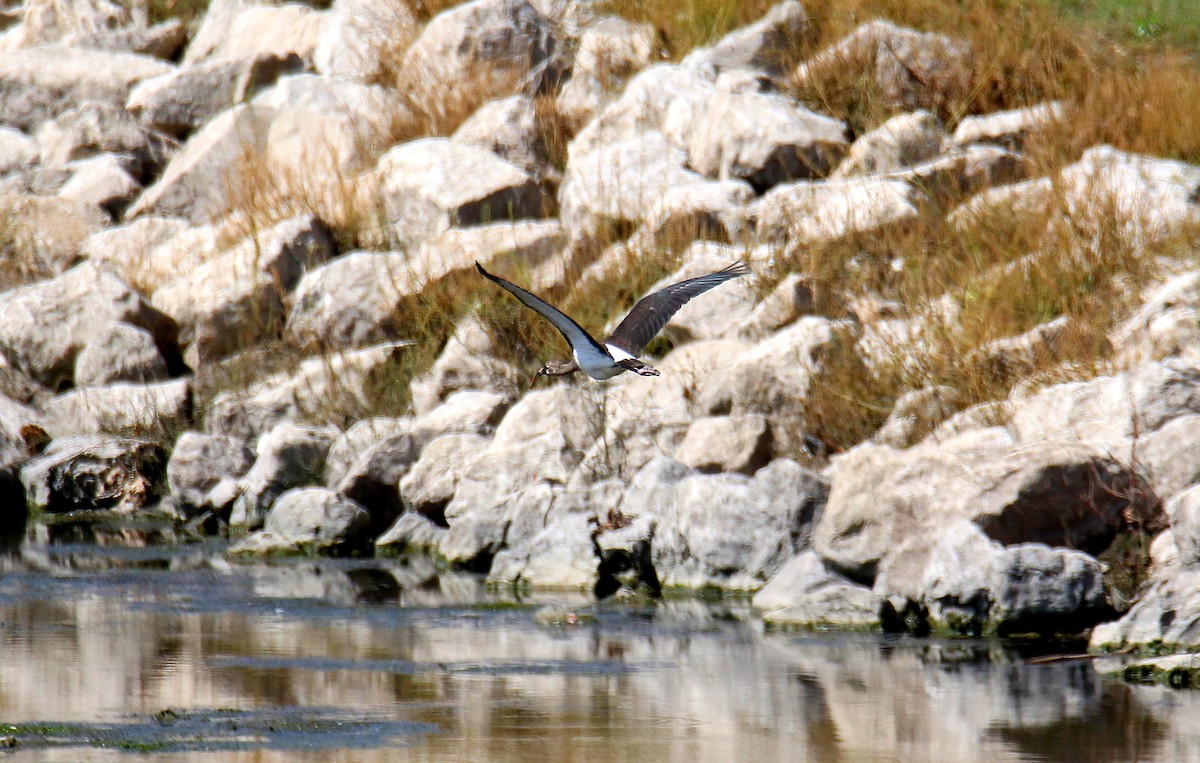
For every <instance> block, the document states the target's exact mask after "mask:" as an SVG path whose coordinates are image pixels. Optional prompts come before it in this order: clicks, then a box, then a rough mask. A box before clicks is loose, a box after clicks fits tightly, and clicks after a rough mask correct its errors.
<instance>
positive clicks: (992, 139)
mask: <svg viewBox="0 0 1200 763" xmlns="http://www.w3.org/2000/svg"><path fill="white" fill-rule="evenodd" d="M1064 117H1065V108H1064V106H1063V104H1062V103H1060V102H1058V101H1052V102H1049V103H1039V104H1036V105H1034V106H1026V107H1025V108H1022V109H1011V110H1009V111H997V112H994V113H991V114H978V115H973V116H968V117H964V118H963V119H962V121H960V122H959V123H958V127H957V128H956V129H955V130H954V136H953V138H952V140H953V141H954V142H955V143H956V144H957V145H960V146H966V145H969V144H972V143H993V144H998V145H1001V146H1003V147H1004V148H1007V149H1010V150H1012V151H1020V150H1021V149H1022V148H1024V146H1025V141H1027V140H1028V139H1029V137H1030V136H1031V135H1036V134H1038V133H1040V132H1044V131H1046V130H1047V129H1049V128H1051V127H1053V126H1054V125H1055V124H1057V123H1059V122H1061V121H1062V120H1063V118H1064Z"/></svg>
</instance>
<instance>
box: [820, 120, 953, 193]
mask: <svg viewBox="0 0 1200 763" xmlns="http://www.w3.org/2000/svg"><path fill="white" fill-rule="evenodd" d="M947 138H948V136H947V135H946V129H945V128H944V127H943V126H942V121H941V120H940V119H938V118H937V116H936V115H935V114H933V113H931V112H929V111H923V110H922V111H914V112H911V113H908V114H899V115H897V116H894V117H892V118H891V119H889V120H888V121H886V122H884V123H883V124H882V125H880V126H879V127H876V128H875V129H874V130H871V131H870V132H868V133H866V134H864V135H861V136H859V138H858V139H857V140H855V141H854V143H853V144H852V145H851V146H850V150H849V151H848V152H847V154H846V158H845V159H843V160H842V163H841V164H839V165H838V168H837V170H836V171H834V173H833V175H832V177H835V178H842V177H852V176H854V175H867V174H873V173H882V172H893V171H895V170H899V169H901V168H903V167H911V166H912V165H914V164H918V163H920V162H924V161H927V160H930V159H933V158H934V157H936V156H938V155H939V154H940V153H942V148H943V147H944V146H945V144H946V141H947Z"/></svg>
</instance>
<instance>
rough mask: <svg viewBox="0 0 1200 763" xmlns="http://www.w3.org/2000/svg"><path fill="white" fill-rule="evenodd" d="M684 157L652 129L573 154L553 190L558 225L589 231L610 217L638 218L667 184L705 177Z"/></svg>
mask: <svg viewBox="0 0 1200 763" xmlns="http://www.w3.org/2000/svg"><path fill="white" fill-rule="evenodd" d="M685 162H686V155H685V154H684V152H683V151H682V150H680V149H677V148H674V147H672V146H671V145H669V144H668V143H667V140H666V138H665V137H664V136H663V135H662V134H661V133H656V132H649V133H644V134H642V135H640V136H638V137H635V138H631V139H629V140H623V141H618V142H614V143H611V144H607V145H604V146H602V147H599V148H597V149H595V150H593V151H591V152H589V153H586V154H583V155H580V156H572V158H571V161H570V162H569V163H568V164H567V170H566V174H565V175H564V176H563V182H562V185H561V186H560V187H559V191H558V201H559V207H560V214H561V218H562V221H563V225H564V226H565V227H566V228H567V230H569V231H572V232H574V233H578V234H583V235H591V234H594V233H596V232H598V231H601V230H603V228H604V226H605V224H607V223H609V222H619V221H635V222H636V221H640V220H642V219H643V218H644V217H645V216H646V213H647V211H648V210H649V208H650V205H651V202H652V201H654V200H656V199H658V198H659V197H660V196H662V195H663V194H664V193H666V192H667V191H668V190H670V189H671V188H674V187H678V186H687V185H695V184H697V183H703V182H705V181H704V178H703V177H702V176H700V175H698V174H696V173H695V172H692V171H691V170H688V169H686V168H685V166H684V165H685Z"/></svg>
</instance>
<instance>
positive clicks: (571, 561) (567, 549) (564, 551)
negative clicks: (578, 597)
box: [488, 514, 599, 591]
mask: <svg viewBox="0 0 1200 763" xmlns="http://www.w3.org/2000/svg"><path fill="white" fill-rule="evenodd" d="M512 553H513V552H510V551H507V550H506V551H504V552H501V554H500V555H498V556H497V558H496V561H495V563H494V564H493V569H492V571H491V573H490V574H489V575H488V581H489V582H491V583H495V584H502V585H529V586H532V587H534V588H538V589H560V590H561V589H565V590H587V591H591V590H592V589H593V587H594V586H595V584H596V580H597V578H598V574H599V573H598V569H599V558H598V556H597V554H596V548H595V545H594V544H593V542H592V539H591V525H590V524H589V517H588V516H587V515H585V514H565V515H562V516H560V517H558V518H556V519H555V520H553V521H551V522H550V523H549V524H548V525H547V526H546V527H545V528H544V529H542V530H541V531H540V532H538V533H537V535H535V536H534V537H533V538H532V539H531V540H530V541H529V542H528V545H527V546H526V547H525V548H523V549H521V552H520V553H519V555H516V556H515V558H514V559H512V560H509V559H507V558H505V557H507V556H508V555H510V554H512ZM518 569H519V572H518V571H517V570H518Z"/></svg>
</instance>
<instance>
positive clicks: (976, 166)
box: [888, 146, 1027, 209]
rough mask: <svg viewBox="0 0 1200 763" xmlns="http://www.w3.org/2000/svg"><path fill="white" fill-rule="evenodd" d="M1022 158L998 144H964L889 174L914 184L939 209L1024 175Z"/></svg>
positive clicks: (1024, 168)
mask: <svg viewBox="0 0 1200 763" xmlns="http://www.w3.org/2000/svg"><path fill="white" fill-rule="evenodd" d="M1026 172H1027V170H1026V163H1025V158H1024V157H1023V156H1021V155H1020V154H1018V153H1015V152H1013V151H1009V150H1008V149H1004V148H1000V147H999V146H967V147H966V148H963V149H959V150H957V151H952V152H950V153H946V154H943V155H942V156H938V157H936V158H934V159H930V160H929V161H926V162H922V163H920V164H918V165H916V166H914V167H910V168H907V169H902V170H898V171H895V172H892V173H890V174H889V175H888V177H891V178H897V179H902V180H906V181H908V182H909V183H912V184H913V185H915V186H917V187H918V188H920V189H921V190H923V191H924V192H925V193H927V194H929V196H930V197H932V199H933V200H934V202H935V203H936V204H938V205H939V206H940V207H941V208H942V209H948V208H949V207H951V206H953V205H954V204H957V203H958V202H960V201H962V200H963V199H965V198H966V197H967V196H970V195H971V194H973V193H976V192H978V191H981V190H983V189H985V188H990V187H992V186H995V185H1002V184H1005V183H1012V182H1014V181H1017V180H1022V179H1024V177H1025V175H1026Z"/></svg>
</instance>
